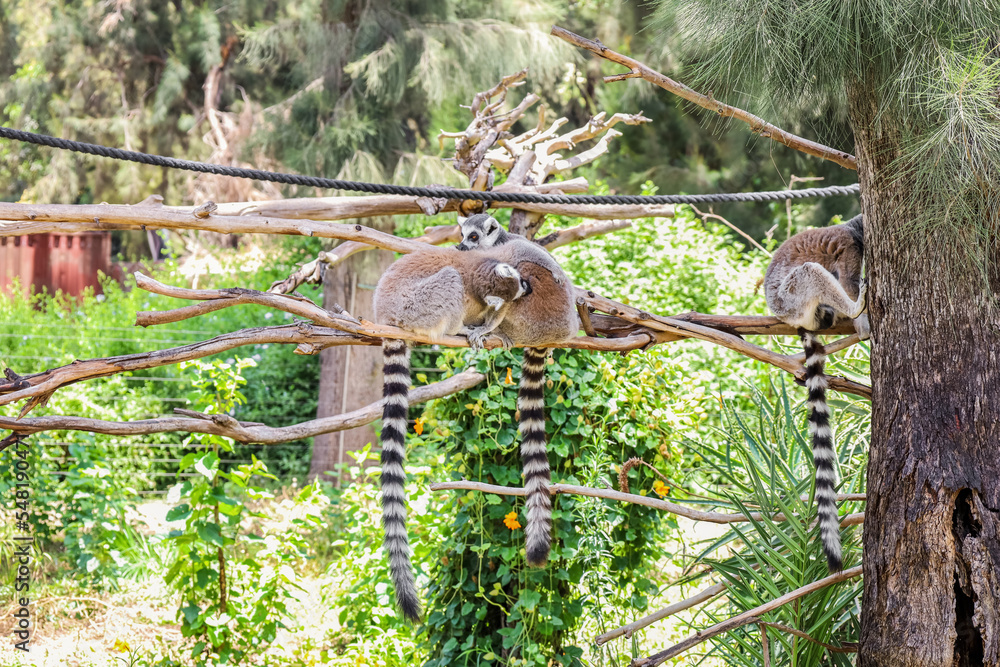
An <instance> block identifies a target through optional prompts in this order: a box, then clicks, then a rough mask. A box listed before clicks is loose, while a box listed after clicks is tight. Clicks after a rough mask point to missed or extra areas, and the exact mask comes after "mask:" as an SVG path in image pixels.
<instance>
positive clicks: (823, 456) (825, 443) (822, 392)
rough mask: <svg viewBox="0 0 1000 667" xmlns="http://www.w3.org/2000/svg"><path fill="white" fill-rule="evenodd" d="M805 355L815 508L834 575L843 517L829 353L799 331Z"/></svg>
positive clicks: (838, 564) (813, 336)
mask: <svg viewBox="0 0 1000 667" xmlns="http://www.w3.org/2000/svg"><path fill="white" fill-rule="evenodd" d="M799 335H800V336H801V338H802V347H803V349H804V350H805V353H806V364H805V366H806V373H805V384H806V388H807V389H808V390H809V401H808V403H807V405H808V406H809V434H810V435H811V436H812V448H813V461H814V462H815V464H816V506H817V510H818V515H819V535H820V539H821V540H822V542H823V553H824V554H826V562H827V564H828V565H829V566H830V571H831V572H836V571H838V570H840V569H841V567H842V566H843V562H842V560H841V551H840V517H839V516H838V514H837V492H836V485H837V473H836V472H835V470H834V464H833V461H834V458H835V457H836V453H835V451H834V448H833V431H832V430H831V429H830V408H829V406H828V405H827V403H826V375H825V374H824V373H823V367H824V365H825V363H826V352H825V351H824V350H823V345H822V344H820V342H819V340H818V339H817V338H816V334H814V333H812V332H810V331H805V330H800V331H799Z"/></svg>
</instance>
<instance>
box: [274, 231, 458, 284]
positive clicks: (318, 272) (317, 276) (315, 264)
mask: <svg viewBox="0 0 1000 667" xmlns="http://www.w3.org/2000/svg"><path fill="white" fill-rule="evenodd" d="M424 232H425V233H424V235H423V236H418V237H416V238H414V239H412V240H414V241H419V242H421V243H427V244H429V245H441V244H444V243H458V242H459V241H461V240H462V228H461V227H460V226H458V225H438V226H436V227H428V228H427V229H425V230H424ZM375 249H376V246H373V245H369V244H367V243H361V242H359V241H345V242H343V243H341V244H340V245H338V246H337V247H336V248H334V249H332V250H328V251H321V252H320V253H319V255H317V256H316V259H314V260H312V261H311V262H306V263H305V264H303V265H302V266H300V267H299V268H298V270H297V271H295V273H293V274H291V275H290V276H288V277H287V278H285V279H284V280H278V281H276V282H274V283H272V284H271V286H270V287H269V288H267V291H268V292H272V293H274V294H291V293H292V292H294V291H295V290H297V289H298V288H299V286H300V285H302V284H303V283H310V284H317V283H319V282H321V281H322V279H323V271H324V270H325V269H327V268H330V267H331V266H333V265H334V264H339V263H340V262H342V261H344V260H345V259H347V258H348V257H350V256H351V255H355V254H357V253H359V252H364V251H365V250H375Z"/></svg>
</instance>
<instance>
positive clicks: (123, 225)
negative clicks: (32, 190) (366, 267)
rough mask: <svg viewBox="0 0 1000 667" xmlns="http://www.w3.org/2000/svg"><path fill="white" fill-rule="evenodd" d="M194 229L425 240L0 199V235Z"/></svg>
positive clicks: (410, 246) (410, 244) (408, 247)
mask: <svg viewBox="0 0 1000 667" xmlns="http://www.w3.org/2000/svg"><path fill="white" fill-rule="evenodd" d="M147 227H149V228H152V229H198V230H204V231H210V232H219V233H221V234H288V235H294V236H316V237H320V238H332V239H344V240H348V241H361V242H363V243H368V244H371V245H378V246H379V247H382V248H387V249H389V250H395V251H396V252H413V251H414V250H419V249H421V248H425V247H426V244H421V243H418V242H417V241H414V240H413V239H403V238H399V237H398V236H393V235H392V234H386V233H385V232H380V231H378V230H375V229H370V228H368V227H364V226H362V225H353V224H343V223H335V222H315V221H311V220H291V219H286V218H248V217H235V216H220V215H210V216H208V217H205V218H199V217H197V216H196V215H194V212H193V210H192V211H190V212H187V213H182V212H179V211H176V210H170V209H167V208H164V207H158V206H121V205H113V204H96V205H86V206H83V205H76V204H65V205H64V204H44V205H34V204H9V203H0V236H20V235H22V234H45V233H54V234H71V233H76V232H81V231H94V230H104V229H146V228H147Z"/></svg>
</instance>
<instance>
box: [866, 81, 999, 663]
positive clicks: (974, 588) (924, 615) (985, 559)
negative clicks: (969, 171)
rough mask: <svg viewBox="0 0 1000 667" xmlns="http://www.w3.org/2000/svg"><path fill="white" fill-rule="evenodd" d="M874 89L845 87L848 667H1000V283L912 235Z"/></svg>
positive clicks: (909, 182) (955, 245)
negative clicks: (857, 485)
mask: <svg viewBox="0 0 1000 667" xmlns="http://www.w3.org/2000/svg"><path fill="white" fill-rule="evenodd" d="M874 90H876V87H875V86H874V85H872V84H871V83H870V82H867V81H859V82H856V83H855V84H854V85H853V86H852V87H851V89H850V90H849V102H850V118H851V122H852V124H853V126H854V132H855V139H856V147H857V161H858V175H859V178H860V181H861V192H862V205H863V210H864V215H865V243H866V252H867V258H866V259H867V265H868V267H869V276H870V288H869V291H868V304H869V306H868V307H869V313H870V318H871V323H872V355H871V360H872V361H871V377H872V394H873V399H872V441H871V452H870V459H869V463H868V504H867V507H866V512H865V530H864V579H865V586H864V597H863V603H862V617H861V622H862V625H861V648H860V654H859V658H858V665H859V667H872V666H875V665H878V666H879V667H885V666H890V667H897V666H913V667H936V666H938V665H949V666H951V665H954V666H956V667H962V666H965V665H998V664H1000V322H998V321H997V316H996V309H995V306H992V307H991V305H990V303H989V302H990V300H993V299H995V298H996V292H997V284H996V283H995V282H994V284H993V285H991V286H989V285H987V284H986V281H985V280H980V279H978V278H977V277H976V276H975V275H972V273H973V272H970V271H968V270H966V269H964V268H963V267H964V266H966V265H964V264H963V262H962V257H961V252H962V250H961V248H963V247H965V248H968V247H969V245H970V244H971V243H972V240H971V239H969V240H968V243H964V242H963V240H962V239H957V238H955V235H954V232H951V231H948V230H941V229H938V230H934V229H932V230H930V231H929V232H921V233H920V235H919V237H917V236H914V235H913V230H912V227H911V225H910V223H911V221H912V220H914V219H915V218H917V214H918V212H919V211H917V210H916V209H915V204H914V201H915V199H914V197H913V195H914V194H915V193H914V192H912V191H908V190H912V188H914V187H915V186H914V185H913V179H909V178H903V179H899V180H898V181H895V180H894V179H892V177H891V173H892V166H891V163H892V161H893V159H894V158H896V157H897V156H898V155H899V154H900V149H901V136H900V133H899V128H901V127H903V124H902V121H900V120H899V119H894V118H887V117H885V115H882V116H881V117H879V116H878V115H877V113H876V109H877V106H878V100H877V98H876V96H875V93H874V92H873V91H874ZM988 187H993V188H998V187H1000V185H998V184H997V183H993V184H991V185H990V186H988ZM916 194H919V193H916ZM993 196H994V197H996V196H1000V192H994V193H993ZM970 223H971V221H970ZM970 228H971V225H970Z"/></svg>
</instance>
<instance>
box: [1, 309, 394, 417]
mask: <svg viewBox="0 0 1000 667" xmlns="http://www.w3.org/2000/svg"><path fill="white" fill-rule="evenodd" d="M263 343H283V344H291V345H297V346H298V348H297V349H296V352H300V353H302V354H314V353H316V352H318V351H319V350H321V349H323V348H326V347H331V346H334V345H381V344H382V341H381V340H380V339H377V338H365V337H362V336H352V335H350V334H346V333H344V332H342V331H337V330H335V329H330V328H326V327H316V326H313V325H311V324H307V323H305V322H300V323H297V324H286V325H283V326H277V327H262V328H255V329H243V330H241V331H234V332H233V333H228V334H223V335H221V336H216V337H215V338H211V339H209V340H206V341H199V342H197V343H191V344H190V345H182V346H179V347H173V348H168V349H165V350H153V351H152V352H141V353H137V354H126V355H122V356H118V357H107V358H102V359H87V360H83V361H74V362H73V363H71V364H67V365H65V366H59V367H57V368H52V369H50V370H47V371H43V372H41V373H34V374H31V375H26V376H23V377H17V378H16V379H13V378H8V380H7V381H6V382H0V405H7V404H9V403H14V402H17V401H20V400H23V399H30V398H33V397H37V396H44V395H46V394H51V393H52V392H54V391H55V390H57V389H59V388H61V387H65V386H67V385H70V384H74V383H76V382H81V381H83V380H91V379H94V378H101V377H107V376H109V375H115V374H117V373H124V372H127V371H137V370H145V369H149V368H157V367H159V366H169V365H170V364H176V363H179V362H181V361H190V360H192V359H201V358H202V357H207V356H209V355H212V354H218V353H220V352H226V351H228V350H232V349H234V348H237V347H242V346H244V345H259V344H263Z"/></svg>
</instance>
